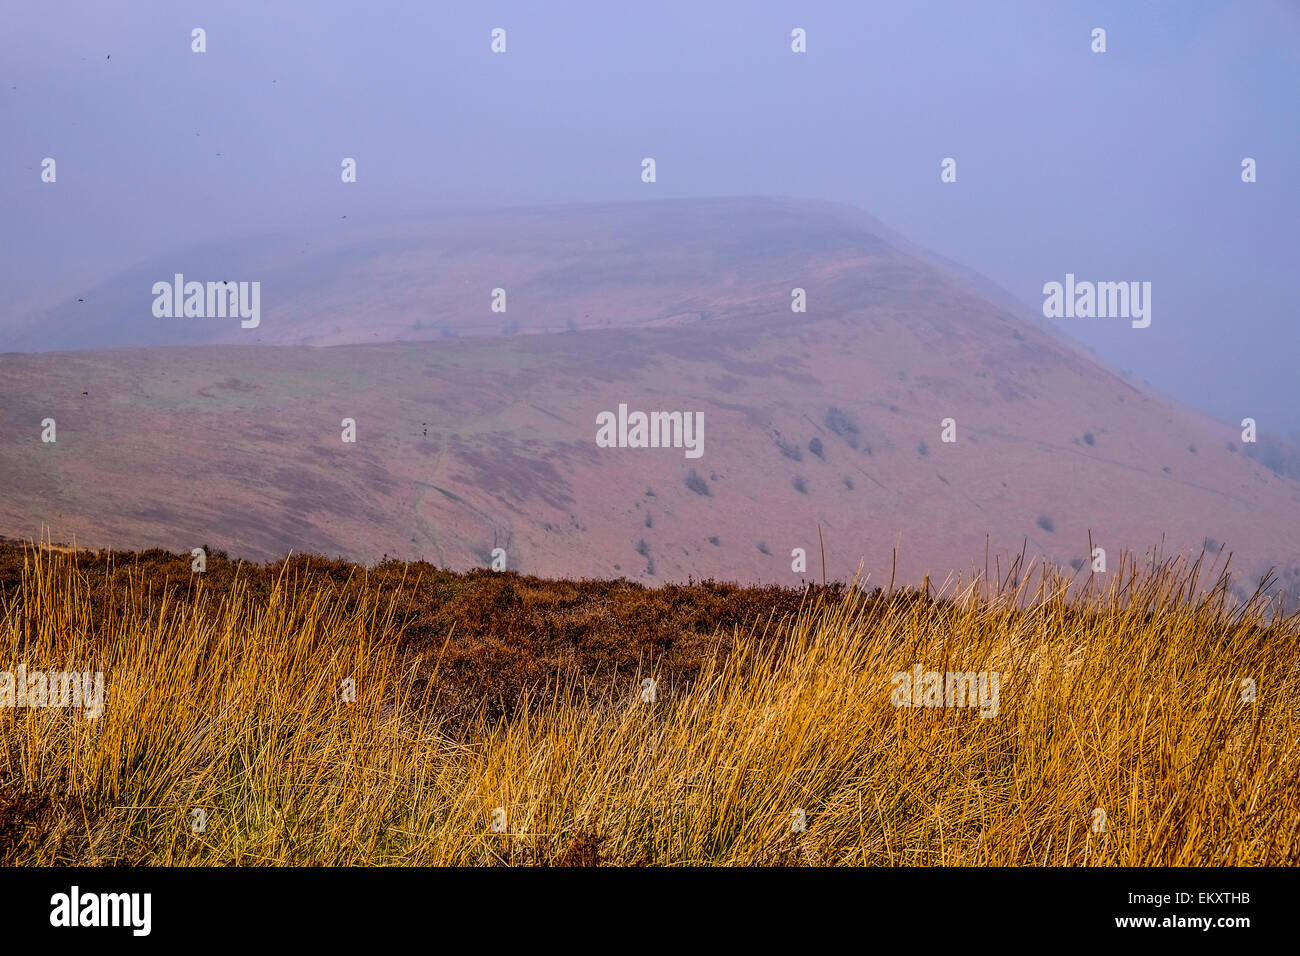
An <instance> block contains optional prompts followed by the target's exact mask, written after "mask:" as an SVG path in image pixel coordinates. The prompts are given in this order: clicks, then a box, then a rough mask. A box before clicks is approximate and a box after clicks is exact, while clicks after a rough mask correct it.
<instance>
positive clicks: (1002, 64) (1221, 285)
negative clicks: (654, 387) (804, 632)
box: [0, 0, 1300, 430]
mask: <svg viewBox="0 0 1300 956" xmlns="http://www.w3.org/2000/svg"><path fill="white" fill-rule="evenodd" d="M0 23H2V24H3V30H0V210H2V211H3V215H2V216H0V241H2V242H3V249H4V258H5V265H6V267H5V269H4V270H3V271H0V295H2V296H3V300H0V301H3V302H5V303H6V306H5V307H4V310H3V311H0V348H3V337H4V334H5V329H6V328H7V327H9V326H10V324H11V322H12V319H13V317H14V316H18V315H21V314H23V313H24V311H25V309H26V307H27V306H29V305H32V304H37V305H49V304H53V303H54V302H57V301H60V300H64V299H67V298H68V297H70V296H75V295H76V294H77V291H78V290H79V289H81V288H83V287H85V286H87V285H89V284H92V283H95V282H98V281H100V280H103V279H107V278H109V277H111V276H112V275H113V274H114V273H115V272H117V271H118V270H120V269H122V268H125V267H127V266H130V265H132V264H134V263H137V262H139V261H141V260H144V259H149V258H153V257H156V256H158V255H159V254H161V253H165V252H166V251H168V250H169V249H173V248H175V247H177V246H178V245H189V244H192V243H195V242H198V241H207V240H213V239H235V238H240V237H243V236H248V235H253V234H258V233H267V232H278V231H290V232H295V233H301V232H305V231H309V232H313V233H316V234H320V235H322V236H338V237H340V238H341V237H343V236H344V235H345V234H346V233H345V231H346V230H348V229H360V228H363V227H367V226H373V225H379V224H382V223H384V222H385V221H386V220H390V219H391V218H392V217H393V216H395V215H397V214H404V213H410V212H420V211H424V210H428V209H435V208H437V207H440V206H447V205H458V206H466V205H468V206H500V205H517V204H532V203H550V202H568V201H594V200H609V199H629V200H635V199H648V198H667V197H681V196H720V195H786V196H808V197H815V198H821V199H830V200H837V201H842V202H848V203H852V204H854V205H857V206H860V207H861V208H863V209H865V210H867V211H868V212H870V213H873V214H874V215H876V216H878V217H879V218H880V219H882V220H884V221H885V222H886V223H888V224H889V225H891V226H893V227H894V228H896V229H897V230H899V231H900V232H902V233H903V234H904V235H906V236H908V237H909V238H911V239H913V240H915V241H916V242H918V243H920V244H921V245H924V246H927V247H928V248H930V249H932V250H934V251H935V252H938V253H940V254H942V255H945V256H948V257H949V258H952V259H955V260H957V261H958V262H961V263H963V264H966V265H968V266H971V267H972V268H975V269H977V270H979V271H981V272H983V273H985V274H986V275H988V276H989V277H990V278H992V279H994V280H995V281H997V282H998V283H1000V284H1001V285H1003V286H1004V287H1006V288H1007V289H1008V290H1009V291H1010V292H1012V293H1013V294H1015V295H1016V296H1017V297H1019V298H1021V299H1022V300H1024V301H1025V302H1026V303H1028V304H1030V305H1032V306H1034V307H1035V308H1037V307H1039V306H1040V305H1041V303H1042V299H1043V296H1042V292H1041V290H1042V286H1043V283H1045V282H1048V281H1052V280H1056V281H1060V280H1062V279H1063V278H1064V275H1065V273H1067V272H1073V273H1075V274H1076V275H1077V276H1079V278H1081V279H1094V280H1103V281H1105V280H1140V281H1150V282H1151V283H1152V287H1153V288H1152V323H1151V326H1150V327H1149V328H1147V329H1142V330H1137V329H1133V328H1131V327H1130V325H1129V323H1128V322H1127V321H1124V320H1116V319H1063V320H1060V324H1061V325H1063V326H1064V327H1065V328H1066V329H1067V330H1068V331H1069V332H1070V333H1072V334H1074V335H1075V336H1077V337H1078V338H1079V339H1080V340H1082V341H1083V342H1085V343H1087V344H1089V345H1091V346H1093V347H1094V348H1095V349H1096V350H1097V351H1098V352H1099V353H1100V354H1101V355H1103V356H1104V357H1105V358H1107V359H1108V360H1110V361H1111V362H1113V363H1114V364H1115V365H1118V366H1119V367H1120V368H1123V369H1129V370H1131V371H1133V372H1134V373H1135V374H1136V375H1137V376H1138V377H1139V378H1145V379H1149V380H1150V381H1151V382H1152V383H1153V384H1154V385H1156V386H1157V387H1159V388H1161V389H1164V390H1166V391H1168V392H1170V393H1172V394H1175V395H1177V396H1179V397H1181V398H1183V399H1184V400H1186V401H1189V402H1191V403H1193V404H1195V405H1198V406H1200V407H1201V408H1203V409H1205V410H1207V411H1209V412H1211V413H1213V414H1216V415H1218V416H1219V417H1222V418H1225V419H1229V420H1234V421H1235V420H1240V418H1241V417H1243V416H1245V415H1251V416H1253V417H1256V418H1258V419H1259V420H1260V425H1261V429H1266V428H1269V427H1270V426H1273V425H1276V426H1277V427H1279V428H1282V429H1300V402H1297V400H1296V399H1297V397H1300V387H1297V382H1298V381H1300V376H1298V375H1297V373H1296V368H1297V365H1298V364H1300V333H1298V332H1297V329H1296V318H1297V316H1296V308H1295V306H1296V302H1297V296H1296V291H1295V287H1296V280H1297V273H1298V271H1300V270H1297V268H1296V258H1297V252H1298V251H1300V244H1298V243H1297V231H1298V230H1300V189H1298V188H1297V177H1300V126H1298V122H1297V121H1298V119H1300V109H1298V108H1297V104H1300V5H1298V4H1297V3H1296V2H1293V0H1245V2H1233V3H1228V2H1224V3H1212V2H1189V0H1170V2H1145V0H1144V2H1140V3H1134V2H1130V0H1122V2H1105V3H1089V2H1064V0H1062V2H1049V0H1026V2H1001V0H990V2H987V3H970V2H958V0H949V2H923V0H881V2H862V0H852V2H818V0H803V2H797V3H796V2H786V3H776V2H752V0H746V2H743V3H741V2H729V3H721V2H708V0H688V2H667V0H666V2H654V3H645V4H634V3H622V2H608V0H602V2H553V3H538V2H536V0H529V2H522V3H490V2H473V3H471V2H465V3H443V2H418V3H417V2H407V3H386V2H377V0H365V2H350V3H344V2H321V0H315V2H291V0H273V2H266V0H259V2H249V3H241V2H221V3H200V2H193V3H185V4H180V3H175V2H144V0H138V2H131V3H101V2H95V3H74V2H68V3H58V4H51V3H48V2H41V0H32V2H20V0H2V2H0ZM194 27H203V28H204V29H205V30H206V31H207V47H208V49H207V52H206V53H204V54H202V55H199V54H195V53H192V52H191V50H190V31H191V30H192V29H193V28H194ZM494 27H502V28H504V29H505V30H506V31H507V53H506V54H504V55H494V54H493V53H492V52H491V51H490V49H489V45H490V40H491V37H490V33H491V30H492V29H493V28H494ZM794 27H802V28H804V29H805V30H806V31H807V38H808V39H807V44H808V52H807V53H806V54H804V55H796V54H793V53H792V52H791V50H790V31H791V29H793V28H794ZM1094 27H1103V28H1104V29H1105V30H1106V31H1107V47H1108V51H1107V52H1106V53H1105V54H1094V53H1092V52H1091V50H1090V44H1091V38H1090V34H1091V31H1092V29H1093V28H1094ZM218 154H219V155H218ZM46 156H51V157H54V158H55V159H56V161H57V163H58V182H57V183H56V184H55V185H52V186H51V185H48V184H43V183H42V182H41V181H40V163H41V160H42V158H43V157H46ZM344 156H353V157H356V158H357V160H358V164H359V165H358V170H359V174H358V183H357V184H356V185H355V186H348V187H347V188H342V186H341V184H340V181H339V162H340V159H341V158H342V157H344ZM644 156H653V157H655V159H656V161H657V164H658V182H657V183H655V184H653V185H646V184H643V183H642V182H641V179H640V161H641V158H642V157H644ZM948 156H951V157H953V158H955V159H956V161H957V174H958V179H957V182H956V183H954V184H944V183H941V182H940V179H939V172H940V167H939V164H940V161H941V160H942V159H943V158H944V157H948ZM1247 156H1249V157H1253V158H1254V159H1255V160H1256V161H1257V164H1258V182H1256V183H1253V184H1245V183H1243V182H1242V181H1241V161H1242V159H1243V157H1247ZM344 214H346V215H347V216H348V219H347V220H342V219H340V216H341V215H344ZM1270 430H1271V429H1270Z"/></svg>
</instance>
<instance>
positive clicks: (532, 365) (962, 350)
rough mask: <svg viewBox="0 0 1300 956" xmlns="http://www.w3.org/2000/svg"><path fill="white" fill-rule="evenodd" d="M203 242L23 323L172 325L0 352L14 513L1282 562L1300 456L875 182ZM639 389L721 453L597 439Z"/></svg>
mask: <svg viewBox="0 0 1300 956" xmlns="http://www.w3.org/2000/svg"><path fill="white" fill-rule="evenodd" d="M242 254H243V255H245V256H248V257H252V258H256V257H255V256H253V253H251V252H248V251H247V250H246V251H245V252H244V253H242ZM212 255H215V254H213V253H210V252H209V253H202V254H194V255H192V256H191V257H189V258H184V257H182V258H184V261H181V258H178V259H177V260H176V261H175V262H174V263H172V262H169V263H159V265H158V268H156V269H153V270H152V271H150V270H149V269H145V270H141V271H139V272H138V273H133V274H132V275H130V276H123V277H120V278H119V279H116V280H113V281H111V282H108V283H105V284H104V285H103V286H102V287H100V289H99V290H97V291H93V292H92V293H90V294H86V295H83V296H81V298H83V299H85V301H84V302H82V303H76V305H77V306H78V309H80V310H82V311H75V310H73V308H72V305H70V304H69V305H65V306H61V307H59V309H56V310H55V311H54V312H52V313H51V314H49V315H47V316H45V317H44V318H43V319H42V320H41V322H40V323H38V324H37V325H36V326H34V327H32V328H31V329H29V331H28V332H26V333H24V336H25V338H24V340H23V341H24V342H27V343H38V344H39V347H41V348H53V347H67V346H68V344H69V343H78V344H81V345H102V344H110V343H112V344H119V345H122V344H130V345H137V346H155V347H149V348H144V347H141V348H121V349H109V350H102V349H97V350H86V351H78V352H70V353H52V354H35V355H19V354H7V355H4V356H2V357H0V394H4V395H5V396H6V414H5V415H4V417H3V421H0V473H2V474H4V475H5V477H6V481H5V483H4V487H3V489H2V490H0V534H8V535H11V536H26V535H35V534H37V533H39V529H40V527H41V526H42V525H49V526H51V527H52V528H54V531H55V535H56V537H60V536H61V537H62V538H64V539H65V540H66V539H70V538H71V537H73V536H74V535H75V537H76V539H77V541H78V542H79V543H81V544H83V545H87V546H92V547H94V546H101V545H111V546H113V547H115V548H141V547H148V546H162V547H166V548H169V549H171V550H179V551H188V550H189V549H190V548H192V547H197V546H200V545H203V544H207V545H209V546H210V547H213V548H220V549H223V550H227V551H229V552H230V553H232V554H236V555H246V556H249V557H255V558H269V557H273V556H276V555H280V554H282V553H284V552H286V551H289V550H293V551H304V550H306V551H318V552H322V553H326V554H329V555H336V554H337V555H342V556H345V557H349V558H354V559H359V560H366V561H369V560H375V559H378V558H380V557H381V556H382V555H384V554H388V555H392V556H398V557H404V558H414V557H420V556H423V557H425V558H427V559H429V560H431V561H435V562H437V563H439V564H442V565H445V566H449V567H452V568H466V567H470V566H474V565H481V564H484V563H486V562H487V561H488V560H489V559H490V555H491V553H492V551H493V549H494V548H502V549H504V550H505V552H506V555H507V562H508V566H509V567H510V568H512V569H515V570H520V571H524V572H526V573H533V574H539V575H553V576H600V577H611V576H612V577H617V576H619V575H625V576H628V577H631V578H638V579H641V580H645V581H664V580H684V579H685V578H686V577H687V576H688V575H692V576H695V577H697V578H699V577H703V576H715V577H719V578H724V579H731V580H742V581H776V582H780V583H791V582H793V581H797V580H798V579H799V578H800V576H801V575H799V574H798V573H796V572H792V570H791V550H792V549H793V548H796V547H799V548H804V549H806V551H807V553H808V555H809V564H808V573H807V574H806V575H804V576H805V577H815V576H820V558H819V557H818V556H817V526H818V524H820V525H821V526H822V529H823V532H824V534H825V536H826V545H827V560H828V565H829V568H828V570H829V573H830V574H831V575H832V576H835V577H841V578H843V577H851V576H852V575H853V573H854V571H855V570H856V568H857V567H858V564H859V562H860V561H861V562H864V564H865V570H866V571H867V572H869V573H870V574H871V575H872V577H873V581H875V582H877V583H884V582H882V581H881V577H882V575H883V577H884V578H885V580H886V581H887V579H888V575H889V573H890V569H891V552H892V549H893V548H894V547H895V545H898V546H899V559H898V574H899V580H900V582H913V583H914V582H916V581H919V580H920V578H921V576H922V575H924V574H925V573H927V572H929V573H930V574H932V575H933V576H935V577H937V578H939V579H942V578H943V577H944V576H945V575H946V574H947V573H948V572H949V571H952V570H960V571H966V572H968V571H970V570H971V569H972V568H974V567H976V566H982V565H983V561H984V556H985V553H986V546H987V548H988V550H989V552H990V553H991V554H992V555H994V556H998V555H1001V556H1002V558H1001V567H1002V569H1003V570H1005V567H1006V557H1005V556H1006V555H1009V554H1014V553H1018V552H1019V551H1020V550H1021V549H1022V546H1023V547H1026V548H1027V550H1028V552H1029V554H1030V555H1039V554H1041V555H1045V556H1046V557H1047V558H1049V559H1051V560H1054V561H1057V562H1059V563H1062V564H1065V565H1074V566H1083V565H1084V562H1085V561H1086V559H1087V558H1088V556H1089V550H1088V541H1089V534H1091V538H1092V541H1093V543H1094V544H1097V545H1101V546H1103V547H1105V548H1106V550H1107V552H1108V554H1109V555H1110V556H1111V558H1112V560H1114V559H1117V557H1118V555H1119V553H1120V551H1121V550H1122V549H1124V548H1130V549H1134V550H1136V551H1137V552H1139V553H1142V552H1145V551H1146V550H1148V549H1150V548H1152V547H1153V546H1163V548H1164V550H1165V551H1166V552H1167V553H1172V552H1177V551H1184V552H1189V553H1191V554H1192V555H1195V554H1196V553H1199V552H1200V551H1201V549H1202V548H1203V547H1208V548H1209V550H1210V551H1211V552H1212V553H1217V551H1218V550H1219V548H1220V546H1221V545H1223V544H1224V543H1226V544H1227V546H1228V547H1229V548H1231V549H1232V550H1233V551H1235V552H1236V555H1237V557H1236V558H1235V559H1234V567H1236V568H1238V570H1239V571H1241V572H1243V573H1246V574H1255V573H1262V572H1263V571H1264V570H1266V569H1267V568H1268V567H1269V566H1272V565H1276V566H1278V567H1279V568H1281V569H1282V571H1283V574H1284V579H1283V583H1284V584H1286V585H1287V586H1294V585H1295V583H1296V572H1295V571H1293V570H1291V569H1294V568H1297V567H1300V544H1297V542H1300V509H1297V507H1296V505H1297V503H1300V484H1297V483H1296V482H1294V481H1291V480H1288V479H1285V478H1282V477H1279V476H1278V475H1276V474H1273V473H1271V472H1270V471H1269V470H1268V469H1266V468H1264V467H1262V466H1261V465H1260V464H1259V463H1257V462H1255V461H1251V460H1249V459H1248V458H1247V456H1246V455H1244V454H1243V453H1242V451H1241V449H1240V448H1239V442H1240V436H1239V435H1238V433H1237V432H1236V431H1235V430H1233V429H1229V428H1226V427H1224V426H1222V425H1220V424H1218V423H1215V422H1213V421H1211V420H1209V419H1207V418H1205V417H1203V416H1201V415H1199V414H1197V413H1195V412H1192V411H1190V410H1188V409H1186V408H1183V407H1180V406H1177V405H1174V404H1172V403H1170V402H1169V401H1167V400H1165V399H1163V398H1160V397H1158V396H1156V395H1153V394H1151V393H1149V392H1147V391H1145V390H1143V389H1141V388H1139V387H1137V386H1135V385H1134V384H1133V383H1131V382H1129V381H1127V380H1125V379H1123V378H1121V377H1119V376H1118V375H1116V374H1114V373H1113V372H1112V371H1110V370H1109V369H1107V368H1105V367H1103V366H1102V365H1100V364H1098V363H1097V362H1096V361H1095V360H1094V359H1093V358H1092V357H1090V356H1089V355H1087V354H1086V353H1085V352H1083V351H1081V350H1079V349H1076V348H1075V347H1073V346H1072V345H1070V344H1069V343H1068V342H1067V341H1065V340H1064V339H1063V338H1062V337H1061V336H1059V335H1056V334H1054V333H1053V332H1052V331H1051V330H1050V329H1046V328H1044V327H1043V324H1042V323H1040V322H1038V321H1035V320H1034V319H1033V318H1032V316H1028V315H1026V314H1025V313H1024V312H1021V311H1018V310H1016V308H1015V305H1014V303H1013V302H1012V301H1011V300H1010V299H1009V297H1005V296H1001V295H998V294H997V293H996V290H993V289H990V288H989V287H988V285H987V284H986V283H982V282H981V281H980V280H978V278H977V277H974V276H972V275H970V274H967V273H963V272H962V270H960V268H959V267H955V266H951V265H950V264H945V263H943V262H942V261H940V260H937V259H936V258H934V257H932V256H929V255H927V254H924V253H923V252H921V251H919V250H916V249H914V248H911V247H909V246H908V245H907V244H906V243H904V242H902V241H901V240H899V239H898V238H897V237H895V236H892V235H891V234H890V233H889V232H888V231H887V230H885V229H884V228H883V227H880V226H879V225H878V224H876V223H874V221H873V220H871V219H870V218H869V217H867V216H865V215H864V214H862V213H859V212H857V211H856V210H851V209H846V208H843V207H835V206H828V205H824V204H818V203H799V202H793V201H784V200H783V201H773V200H711V201H687V200H682V201H667V202H656V203H625V204H602V205H591V206H571V207H554V208H534V209H526V210H519V211H511V212H496V213H487V214H474V215H471V214H458V215H457V216H454V217H449V218H446V219H442V220H438V221H434V222H426V223H409V224H404V225H402V226H401V227H397V228H395V229H394V230H392V232H391V234H390V235H387V236H367V237H364V238H362V239H359V240H357V242H356V244H354V245H351V246H348V245H346V244H344V245H340V246H337V247H335V248H332V249H331V250H329V251H328V252H322V253H319V254H312V253H304V252H302V251H301V249H299V250H297V251H296V252H295V249H294V248H293V244H292V243H287V242H280V243H279V244H278V245H276V246H275V249H274V250H273V254H270V253H268V254H267V256H266V258H265V259H264V261H259V262H258V263H254V262H252V259H251V258H250V259H249V261H247V262H244V263H242V266H243V269H242V271H240V270H239V268H238V267H239V266H240V265H241V263H238V262H234V260H233V259H232V260H228V261H227V262H225V263H224V264H212V263H214V262H216V260H215V259H213V258H211V256H212ZM231 255H233V254H231ZM219 266H220V267H219ZM225 267H229V268H230V271H232V272H238V274H231V275H224V274H220V273H222V272H225V271H227V270H226V268H225ZM173 272H183V273H184V274H185V276H186V278H187V279H190V278H193V279H196V280H200V281H203V280H212V279H215V280H226V279H230V280H234V281H239V280H245V281H247V280H257V281H261V282H262V298H261V309H262V316H261V322H260V325H259V327H258V328H256V329H252V330H243V329H240V327H239V322H238V321H237V320H232V319H199V318H188V319H186V318H181V319H157V318H154V316H153V315H152V313H151V311H150V304H151V302H152V296H151V295H150V289H149V287H150V285H151V284H152V283H153V282H154V281H157V280H170V278H171V275H172V273H173ZM495 288H503V289H505V290H506V297H507V309H506V311H505V312H504V313H501V312H493V311H492V310H491V301H492V290H493V289H495ZM794 288H801V289H804V290H805V293H806V301H807V311H806V312H803V313H797V312H792V311H791V301H792V300H791V290H792V289H794ZM92 304H93V305H95V308H94V309H90V308H87V306H89V305H92ZM1097 321H1105V320H1097ZM523 333H551V334H523ZM1135 334H1140V333H1135ZM159 343H167V344H169V345H171V346H172V347H166V348H159V347H156V346H157V345H158V344H159ZM360 343H372V344H360ZM322 345H328V346H332V347H329V348H319V347H315V346H322ZM20 347H36V346H32V345H20ZM620 404H623V405H626V406H627V407H628V409H629V410H631V411H636V410H641V411H645V412H652V411H680V412H683V413H687V414H702V416H703V421H704V423H705V425H704V432H703V435H704V439H703V454H702V455H701V456H700V457H699V458H692V457H688V456H687V453H686V449H683V448H605V447H598V445H597V442H596V437H597V427H596V423H597V416H598V415H600V414H601V413H602V412H617V410H618V408H619V406H620ZM45 418H54V419H55V420H56V421H57V442H55V443H53V444H46V443H42V441H41V430H42V426H41V422H42V420H43V419H45ZM344 418H351V419H354V420H355V421H356V435H357V441H356V443H355V444H348V443H344V442H343V441H341V437H340V436H341V425H340V423H341V421H342V419H344ZM948 418H951V419H953V420H954V421H955V429H956V437H957V441H956V442H955V443H946V442H943V441H941V422H942V421H943V420H944V419H948ZM986 536H987V537H986ZM1162 542H1163V545H1162ZM992 563H993V562H991V564H992ZM993 570H994V568H993V567H992V566H991V567H990V572H992V571H993ZM1085 570H1086V567H1085Z"/></svg>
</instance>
